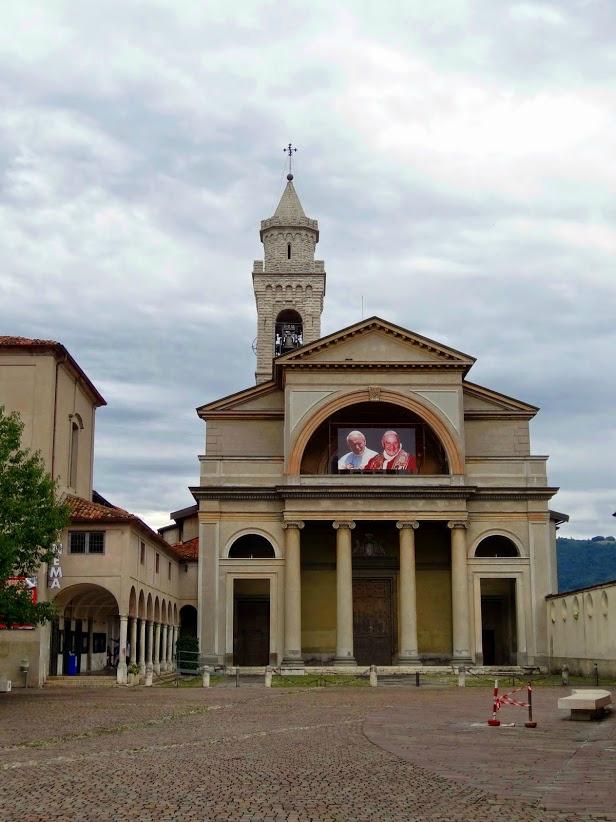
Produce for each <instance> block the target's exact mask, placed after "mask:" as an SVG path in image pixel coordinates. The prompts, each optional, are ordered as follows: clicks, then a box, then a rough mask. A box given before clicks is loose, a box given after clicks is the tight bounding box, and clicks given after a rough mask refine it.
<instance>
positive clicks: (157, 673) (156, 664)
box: [154, 662, 160, 676]
mask: <svg viewBox="0 0 616 822" xmlns="http://www.w3.org/2000/svg"><path fill="white" fill-rule="evenodd" d="M154 673H155V674H156V676H160V662H155V663H154Z"/></svg>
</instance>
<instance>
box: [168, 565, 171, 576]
mask: <svg viewBox="0 0 616 822" xmlns="http://www.w3.org/2000/svg"><path fill="white" fill-rule="evenodd" d="M167 579H171V563H169V568H168V569H167Z"/></svg>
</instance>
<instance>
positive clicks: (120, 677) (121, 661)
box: [116, 614, 128, 685]
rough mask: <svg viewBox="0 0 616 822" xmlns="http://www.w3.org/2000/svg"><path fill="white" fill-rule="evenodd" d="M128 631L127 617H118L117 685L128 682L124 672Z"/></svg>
mask: <svg viewBox="0 0 616 822" xmlns="http://www.w3.org/2000/svg"><path fill="white" fill-rule="evenodd" d="M127 629H128V617H127V616H123V615H122V614H121V615H120V656H119V658H118V670H117V674H116V677H117V681H118V685H126V683H127V682H128V677H127V672H126V634H127Z"/></svg>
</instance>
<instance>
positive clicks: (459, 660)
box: [451, 656, 474, 665]
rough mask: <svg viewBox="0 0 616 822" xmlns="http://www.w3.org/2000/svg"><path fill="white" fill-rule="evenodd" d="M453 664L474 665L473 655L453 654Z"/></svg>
mask: <svg viewBox="0 0 616 822" xmlns="http://www.w3.org/2000/svg"><path fill="white" fill-rule="evenodd" d="M451 664H452V665H473V664H474V663H473V659H472V657H471V656H452V657H451Z"/></svg>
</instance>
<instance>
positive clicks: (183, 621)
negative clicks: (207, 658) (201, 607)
mask: <svg viewBox="0 0 616 822" xmlns="http://www.w3.org/2000/svg"><path fill="white" fill-rule="evenodd" d="M184 637H193V638H196V637H197V609H196V608H195V606H194V605H182V607H181V608H180V638H181V639H183V638H184Z"/></svg>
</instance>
